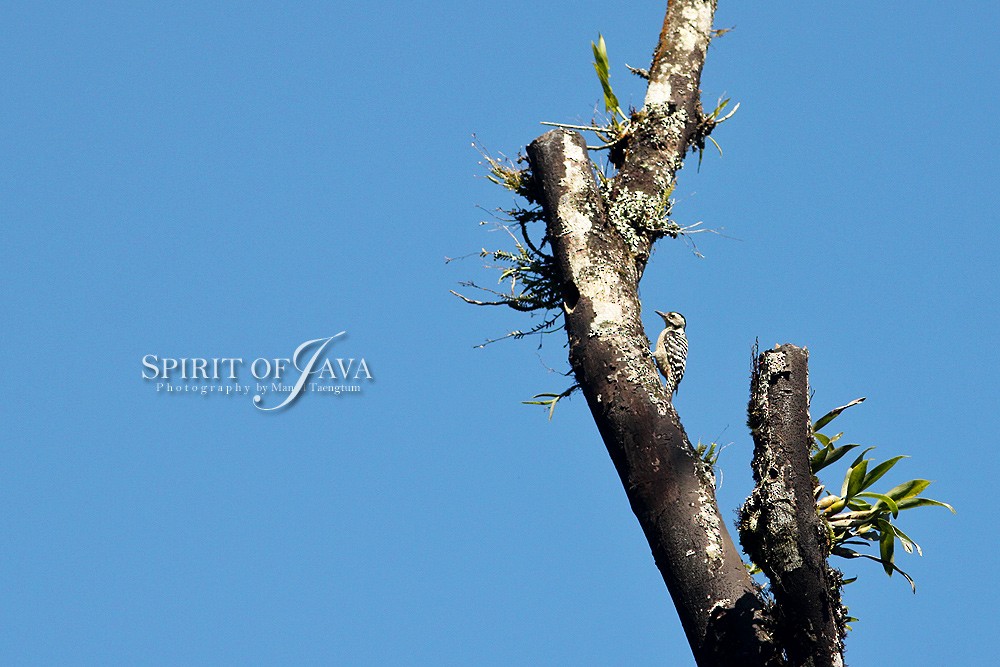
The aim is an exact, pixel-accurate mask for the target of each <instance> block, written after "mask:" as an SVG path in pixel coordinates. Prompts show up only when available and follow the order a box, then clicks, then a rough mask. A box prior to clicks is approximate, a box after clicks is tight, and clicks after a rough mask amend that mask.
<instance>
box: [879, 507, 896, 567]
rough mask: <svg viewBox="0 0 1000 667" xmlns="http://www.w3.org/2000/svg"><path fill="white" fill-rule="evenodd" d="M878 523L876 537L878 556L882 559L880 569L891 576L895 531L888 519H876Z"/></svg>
mask: <svg viewBox="0 0 1000 667" xmlns="http://www.w3.org/2000/svg"><path fill="white" fill-rule="evenodd" d="M878 525H879V529H880V530H879V538H878V551H879V556H880V559H881V561H882V569H883V570H885V573H886V574H887V575H889V576H890V577H891V576H892V571H893V569H894V568H893V558H894V553H893V552H894V550H895V548H896V533H895V532H893V530H892V526H891V525H890V524H889V522H888V521H886V520H884V519H880V520H879V521H878Z"/></svg>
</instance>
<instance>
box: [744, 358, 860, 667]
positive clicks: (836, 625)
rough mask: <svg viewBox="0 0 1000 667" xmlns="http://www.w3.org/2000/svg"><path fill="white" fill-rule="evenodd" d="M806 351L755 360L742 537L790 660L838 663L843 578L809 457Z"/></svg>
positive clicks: (826, 665) (822, 665)
mask: <svg viewBox="0 0 1000 667" xmlns="http://www.w3.org/2000/svg"><path fill="white" fill-rule="evenodd" d="M808 363H809V352H808V351H807V350H806V349H805V348H800V347H795V346H794V345H782V346H780V347H776V348H775V349H773V350H767V351H766V352H764V353H763V354H761V355H760V356H759V357H757V358H756V360H755V362H754V369H753V377H752V382H751V384H752V386H751V397H750V407H749V411H748V412H749V426H750V429H751V431H752V433H753V438H754V457H753V463H752V466H753V471H754V480H755V481H756V482H757V485H756V488H755V489H754V491H753V493H752V494H751V496H750V498H749V499H748V500H747V503H746V505H744V507H743V511H742V514H741V519H740V540H741V542H742V543H743V547H744V549H745V550H746V552H747V553H748V554H749V555H750V557H751V558H753V560H754V562H755V563H757V564H758V565H759V566H760V567H761V569H762V570H763V571H764V573H765V574H766V575H767V577H768V579H770V581H771V590H772V592H773V593H774V600H775V607H774V617H775V635H776V638H777V640H778V641H779V642H780V644H781V645H782V647H783V648H784V650H785V652H786V654H787V656H788V660H789V663H790V664H791V665H809V666H816V667H839V666H841V665H843V664H844V659H843V643H842V642H843V637H842V632H843V623H844V618H843V611H842V607H841V603H840V585H841V580H840V576H839V573H838V572H835V571H833V570H831V569H830V568H829V566H828V565H827V558H829V556H830V545H829V538H828V537H827V531H826V529H825V527H824V526H823V525H822V522H821V521H820V517H819V515H818V514H817V513H816V502H815V498H814V489H815V486H816V484H817V482H816V478H815V477H814V476H813V474H812V469H811V468H810V463H809V452H810V444H811V442H812V430H811V422H810V420H809V373H808Z"/></svg>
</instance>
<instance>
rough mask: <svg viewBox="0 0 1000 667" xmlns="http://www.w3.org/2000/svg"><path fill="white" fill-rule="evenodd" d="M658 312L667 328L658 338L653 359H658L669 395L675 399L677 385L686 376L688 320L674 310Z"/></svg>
mask: <svg viewBox="0 0 1000 667" xmlns="http://www.w3.org/2000/svg"><path fill="white" fill-rule="evenodd" d="M656 314H657V315H659V316H660V317H662V318H663V323H664V324H665V325H666V328H665V329H664V330H663V331H661V332H660V335H659V337H657V339H656V349H655V350H654V351H653V359H655V360H656V367H657V368H659V369H660V373H662V374H663V379H664V380H665V381H666V385H667V396H669V397H670V398H671V399H673V397H674V394H676V393H677V385H679V384H680V383H681V378H682V377H684V366H685V365H686V364H687V356H688V339H687V336H686V335H684V327H686V326H687V320H685V319H684V316H683V315H681V314H680V313H675V312H673V311H671V312H669V313H661V312H660V311H658V310H657V311H656Z"/></svg>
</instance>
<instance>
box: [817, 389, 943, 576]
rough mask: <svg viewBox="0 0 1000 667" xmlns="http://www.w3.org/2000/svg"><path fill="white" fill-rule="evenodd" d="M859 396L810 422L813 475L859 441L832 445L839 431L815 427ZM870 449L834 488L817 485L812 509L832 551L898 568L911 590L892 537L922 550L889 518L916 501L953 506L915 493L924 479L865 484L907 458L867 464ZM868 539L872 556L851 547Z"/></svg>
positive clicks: (911, 548) (916, 504) (917, 503)
mask: <svg viewBox="0 0 1000 667" xmlns="http://www.w3.org/2000/svg"><path fill="white" fill-rule="evenodd" d="M864 400H865V399H864V398H859V399H856V400H853V401H851V402H850V403H848V404H847V405H842V406H840V407H838V408H834V409H833V410H831V411H830V412H828V413H826V414H825V415H823V416H822V417H820V418H819V419H818V420H816V422H815V423H814V424H813V425H812V437H813V444H812V456H811V465H812V472H813V474H814V475H815V474H816V473H818V472H819V471H820V470H822V469H824V468H826V467H828V466H830V465H831V464H833V463H835V462H837V461H839V460H840V459H841V458H843V457H844V456H845V455H846V454H847V453H848V452H850V451H851V450H853V449H856V448H857V447H860V445H857V444H847V445H837V444H836V443H837V442H838V441H839V440H840V438H841V437H842V436H843V433H838V434H836V435H833V436H828V435H826V434H824V433H821V432H820V431H821V429H823V428H824V427H825V426H826V425H827V424H829V423H830V422H831V421H833V420H834V419H836V418H837V417H838V416H839V415H840V414H841V413H842V412H844V410H846V409H848V408H850V407H853V406H855V405H858V404H859V403H861V402H863V401H864ZM872 449H874V447H868V448H866V449H864V450H863V451H862V452H861V454H859V455H858V456H857V458H855V459H854V460H853V461H852V462H851V464H850V465H849V466H848V468H847V471H846V472H845V473H844V480H843V483H842V484H841V487H840V493H839V494H834V493H832V492H830V491H828V490H826V488H825V487H824V486H822V485H820V486H819V487H817V490H816V495H817V498H816V510H817V511H818V512H819V515H820V517H822V519H823V520H824V522H825V524H826V527H827V530H828V533H829V537H830V544H831V549H830V552H831V553H832V554H833V555H835V556H840V557H842V558H867V559H869V560H873V561H876V562H878V563H881V564H882V568H883V569H884V570H885V573H886V574H887V575H889V576H890V577H891V576H892V573H893V572H899V573H900V574H901V575H902V576H903V577H905V578H906V580H907V581H908V582H910V587H911V588H912V589H913V592H916V590H917V588H916V584H915V583H914V581H913V578H912V577H911V576H910V575H908V574H907V573H906V572H904V571H903V570H901V569H900V568H899V567H898V566H897V565H896V562H895V547H896V542H897V541H898V542H899V543H900V544H901V545H902V547H903V550H904V551H906V552H907V553H913V552H914V551H916V552H917V553H918V554H921V555H922V553H923V552H922V551H921V549H920V545H918V544H917V543H916V542H914V541H913V539H912V538H910V537H909V536H908V535H907V534H906V533H904V532H903V531H902V530H901V529H900V527H899V526H898V525H897V523H895V522H894V521H895V520H896V519H898V517H899V513H900V512H901V511H903V510H908V509H913V508H915V507H932V506H937V507H945V508H947V509H948V510H950V511H951V512H952V513H954V512H955V509H954V508H953V507H952V506H951V505H949V504H948V503H943V502H940V501H937V500H931V499H930V498H924V497H921V496H920V494H921V493H922V492H923V491H924V489H926V488H927V487H928V486H930V484H931V482H930V481H929V480H926V479H911V480H909V481H907V482H903V483H902V484H897V485H896V486H894V487H892V488H891V489H889V490H888V491H885V492H882V493H878V492H875V491H871V490H869V489H871V487H872V486H873V485H874V484H875V483H876V482H877V481H879V480H880V479H882V477H883V476H884V475H885V474H886V473H887V472H889V470H891V469H892V468H893V466H895V465H896V464H897V463H899V462H900V461H901V460H902V459H904V458H907V457H906V456H894V457H892V458H891V459H888V460H886V461H882V462H881V463H878V464H877V465H875V466H871V465H870V464H871V463H872V462H873V461H874V459H870V458H865V454H867V453H868V452H870V451H871V450H872ZM871 544H878V555H877V556H875V555H872V554H867V553H861V552H859V551H856V550H855V549H854V548H853V547H859V546H860V547H866V546H869V545H871ZM845 583H846V582H845Z"/></svg>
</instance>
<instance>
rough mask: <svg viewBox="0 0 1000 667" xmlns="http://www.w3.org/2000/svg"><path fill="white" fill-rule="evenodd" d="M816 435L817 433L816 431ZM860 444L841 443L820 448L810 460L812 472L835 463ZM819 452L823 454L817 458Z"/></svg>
mask: <svg viewBox="0 0 1000 667" xmlns="http://www.w3.org/2000/svg"><path fill="white" fill-rule="evenodd" d="M816 435H819V434H818V433H817V434H816ZM860 446H861V445H843V446H841V447H836V448H824V449H821V450H820V451H819V452H818V453H817V454H815V455H813V457H812V459H811V461H810V463H811V465H812V471H813V474H816V473H817V472H819V471H820V470H822V469H823V468H825V467H827V466H828V465H830V464H832V463H836V462H837V461H839V460H840V459H841V458H843V456H844V454H846V453H847V452H849V451H851V450H852V449H854V448H855V447H860ZM827 451H828V452H829V453H826V454H824V452H827ZM821 454H822V455H823V457H822V458H818V457H819V456H820V455H821Z"/></svg>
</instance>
